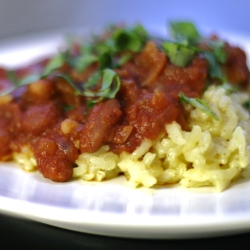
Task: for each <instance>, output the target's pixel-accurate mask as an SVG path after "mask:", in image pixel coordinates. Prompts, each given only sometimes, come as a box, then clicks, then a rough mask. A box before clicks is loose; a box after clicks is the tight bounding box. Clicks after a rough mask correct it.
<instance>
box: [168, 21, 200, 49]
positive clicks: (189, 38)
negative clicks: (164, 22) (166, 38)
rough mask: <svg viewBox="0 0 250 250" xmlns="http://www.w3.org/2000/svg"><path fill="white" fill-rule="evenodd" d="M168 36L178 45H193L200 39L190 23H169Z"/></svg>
mask: <svg viewBox="0 0 250 250" xmlns="http://www.w3.org/2000/svg"><path fill="white" fill-rule="evenodd" d="M169 27H170V34H171V36H172V37H173V38H174V39H175V40H176V41H177V42H179V43H182V44H193V43H197V41H199V39H200V37H201V36H200V34H199V32H198V30H197V29H196V27H195V25H194V24H193V23H191V22H170V24H169Z"/></svg>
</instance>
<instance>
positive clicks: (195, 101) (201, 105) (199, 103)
mask: <svg viewBox="0 0 250 250" xmlns="http://www.w3.org/2000/svg"><path fill="white" fill-rule="evenodd" d="M179 97H180V100H181V102H182V103H183V102H185V103H187V104H190V105H192V106H194V107H196V108H198V109H200V110H202V111H203V112H204V113H206V114H207V115H209V116H210V117H212V118H213V119H215V120H218V116H217V115H216V114H215V113H214V112H213V111H212V110H211V109H210V107H209V105H208V103H207V102H205V101H204V100H202V99H199V98H190V97H187V96H186V95H184V94H183V93H182V92H180V93H179Z"/></svg>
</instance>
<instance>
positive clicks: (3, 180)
mask: <svg viewBox="0 0 250 250" xmlns="http://www.w3.org/2000/svg"><path fill="white" fill-rule="evenodd" d="M44 35H45V34H43V35H36V36H34V37H28V38H27V37H26V38H19V39H18V40H15V41H14V42H13V41H5V42H2V43H0V65H5V66H9V67H15V66H19V65H21V63H27V62H28V61H30V60H33V59H35V58H37V56H42V55H43V54H46V55H47V54H51V53H53V52H55V51H56V50H57V45H58V44H60V43H61V42H62V39H61V38H62V36H61V35H58V34H55V33H53V35H52V34H47V36H44ZM41 37H46V39H41ZM232 37H233V40H235V41H237V39H236V38H237V37H235V35H234V36H232ZM238 38H239V36H238ZM239 41H241V44H242V45H243V47H244V49H246V50H247V51H249V48H250V42H249V39H248V38H247V37H244V39H242V37H240V39H239ZM24 52H25V53H24ZM13 55H14V56H13ZM249 192H250V181H240V182H238V183H235V184H233V185H231V186H230V187H229V188H228V189H227V190H226V191H224V192H222V193H216V192H214V190H213V189H212V188H200V189H184V188H180V187H179V186H178V185H177V186H169V187H162V188H157V189H146V188H140V189H136V190H134V189H131V188H129V187H128V186H127V183H126V180H125V179H124V178H123V177H119V178H117V179H114V180H111V181H107V182H104V183H95V182H91V183H85V182H83V181H71V182H68V183H63V184H61V183H54V182H52V181H50V180H47V179H44V178H43V177H42V176H41V174H39V173H38V172H33V173H26V172H24V171H23V170H22V169H21V168H20V167H19V166H18V165H17V164H13V163H2V164H0V211H1V212H2V213H8V214H11V215H16V216H22V217H26V218H29V219H32V220H36V221H40V222H43V223H47V224H50V225H54V226H58V227H62V228H66V229H71V230H76V231H80V232H88V233H94V234H101V235H110V236H119V237H132V238H151V239H152V238H158V239H160V238H197V237H207V236H218V235H227V234H234V233H239V232H243V231H250V196H249V195H248V194H249Z"/></svg>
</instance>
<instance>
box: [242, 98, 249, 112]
mask: <svg viewBox="0 0 250 250" xmlns="http://www.w3.org/2000/svg"><path fill="white" fill-rule="evenodd" d="M243 107H244V108H246V109H247V110H248V111H250V100H247V101H245V102H244V103H243Z"/></svg>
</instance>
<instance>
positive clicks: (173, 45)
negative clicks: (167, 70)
mask: <svg viewBox="0 0 250 250" xmlns="http://www.w3.org/2000/svg"><path fill="white" fill-rule="evenodd" d="M170 34H171V35H172V37H173V39H174V41H170V42H164V43H163V44H162V47H163V50H164V52H165V53H166V55H167V56H168V57H169V59H170V61H171V62H172V63H173V64H175V65H177V66H180V67H186V66H187V65H188V64H189V63H190V62H191V61H192V60H193V58H194V56H195V55H197V54H202V55H203V56H204V57H205V58H206V60H207V62H208V65H209V71H208V73H209V76H210V77H211V78H218V79H220V80H221V81H222V82H225V76H224V74H223V72H222V69H221V64H223V63H224V62H225V61H226V52H225V47H224V46H225V44H224V42H223V41H221V40H211V39H209V40H207V39H203V38H202V36H201V35H200V33H199V32H198V30H197V28H196V27H195V26H194V24H193V23H190V22H171V23H170ZM200 44H204V45H206V47H207V49H202V48H201V47H200V46H199V45H200Z"/></svg>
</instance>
